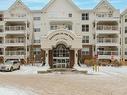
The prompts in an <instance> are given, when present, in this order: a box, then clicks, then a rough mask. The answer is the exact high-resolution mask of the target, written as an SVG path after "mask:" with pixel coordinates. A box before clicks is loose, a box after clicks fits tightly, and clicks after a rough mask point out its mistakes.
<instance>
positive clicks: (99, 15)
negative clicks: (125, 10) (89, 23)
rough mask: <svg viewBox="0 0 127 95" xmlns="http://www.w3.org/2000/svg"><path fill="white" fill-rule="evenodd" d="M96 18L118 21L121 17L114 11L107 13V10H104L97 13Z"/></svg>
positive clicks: (98, 19)
mask: <svg viewBox="0 0 127 95" xmlns="http://www.w3.org/2000/svg"><path fill="white" fill-rule="evenodd" d="M96 20H97V21H107V20H109V21H116V20H117V21H118V20H119V17H118V16H114V14H113V13H107V12H102V13H97V14H96Z"/></svg>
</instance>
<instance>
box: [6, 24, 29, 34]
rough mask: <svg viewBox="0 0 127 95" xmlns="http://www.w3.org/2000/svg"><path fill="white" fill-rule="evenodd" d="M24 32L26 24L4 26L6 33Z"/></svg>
mask: <svg viewBox="0 0 127 95" xmlns="http://www.w3.org/2000/svg"><path fill="white" fill-rule="evenodd" d="M25 32H26V26H6V27H5V33H6V34H24V33H25Z"/></svg>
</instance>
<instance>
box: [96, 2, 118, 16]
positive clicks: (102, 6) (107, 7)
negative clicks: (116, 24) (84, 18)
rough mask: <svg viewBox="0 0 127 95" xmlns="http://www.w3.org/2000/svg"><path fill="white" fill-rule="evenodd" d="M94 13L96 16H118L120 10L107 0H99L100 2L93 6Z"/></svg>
mask: <svg viewBox="0 0 127 95" xmlns="http://www.w3.org/2000/svg"><path fill="white" fill-rule="evenodd" d="M94 13H95V15H96V17H98V18H112V17H119V14H120V12H119V11H118V10H117V9H115V8H114V7H113V6H112V5H111V4H110V3H109V2H108V1H107V0H101V2H100V3H99V4H98V5H97V6H96V7H95V8H94Z"/></svg>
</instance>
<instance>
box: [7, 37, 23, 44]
mask: <svg viewBox="0 0 127 95" xmlns="http://www.w3.org/2000/svg"><path fill="white" fill-rule="evenodd" d="M5 42H6V43H5V46H25V40H24V39H18V38H17V39H16V38H15V39H6V41H5Z"/></svg>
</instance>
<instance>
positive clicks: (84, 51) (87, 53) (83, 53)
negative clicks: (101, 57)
mask: <svg viewBox="0 0 127 95" xmlns="http://www.w3.org/2000/svg"><path fill="white" fill-rule="evenodd" d="M82 55H90V49H89V48H86V47H85V48H83V49H82Z"/></svg>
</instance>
